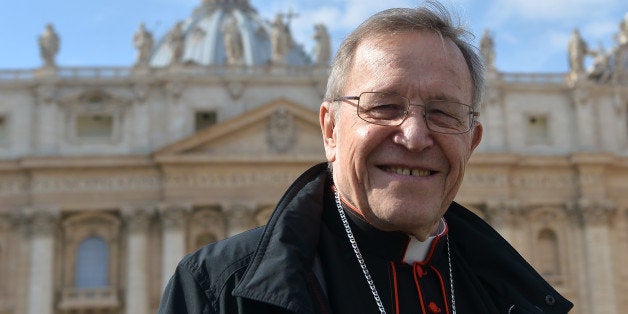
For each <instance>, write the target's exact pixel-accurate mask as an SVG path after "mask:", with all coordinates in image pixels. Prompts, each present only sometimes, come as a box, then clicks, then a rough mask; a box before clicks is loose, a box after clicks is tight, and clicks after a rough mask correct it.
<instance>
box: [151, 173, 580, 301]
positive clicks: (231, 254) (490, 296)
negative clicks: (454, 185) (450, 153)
mask: <svg viewBox="0 0 628 314" xmlns="http://www.w3.org/2000/svg"><path fill="white" fill-rule="evenodd" d="M326 169H327V165H326V164H320V165H317V166H315V167H313V168H311V169H309V170H308V171H306V172H305V173H304V174H303V175H301V177H299V178H298V179H297V180H296V181H295V182H294V183H293V184H292V186H291V187H290V188H289V189H288V190H287V192H286V193H285V195H284V196H283V197H282V199H281V200H280V202H279V204H278V205H277V208H276V209H275V211H274V212H273V214H272V216H271V217H270V220H269V221H268V224H267V225H266V226H265V227H260V228H256V229H253V230H249V231H247V232H244V233H242V234H239V235H236V236H234V237H231V238H228V239H226V240H223V241H219V242H217V243H213V244H210V245H207V246H205V247H203V248H202V249H200V250H198V251H197V252H194V253H192V254H189V255H187V256H186V257H185V258H184V259H183V260H182V261H181V262H180V263H179V265H178V267H177V270H176V272H175V274H174V275H173V277H172V278H171V279H170V282H169V283H168V286H167V287H166V290H165V292H164V295H163V298H162V300H161V304H160V307H159V313H332V312H333V313H378V312H379V311H378V310H377V307H376V306H375V304H374V301H373V298H372V296H371V294H370V291H369V287H368V285H366V284H365V280H364V277H363V276H362V273H361V271H360V269H359V265H358V263H357V261H356V260H355V256H354V255H353V251H352V250H351V248H350V247H349V244H348V242H347V240H346V235H345V236H344V238H343V237H342V234H341V233H340V231H338V230H339V229H341V228H342V225H338V224H339V220H338V219H336V218H334V217H338V214H337V213H335V214H333V213H334V210H335V207H334V206H333V197H332V196H331V192H330V183H329V180H328V174H327V170H326ZM445 219H446V221H447V225H448V228H449V235H450V239H451V242H450V245H451V260H452V261H453V262H452V264H453V277H454V278H455V280H454V282H455V298H456V305H457V311H458V313H567V312H568V311H569V309H571V307H572V304H571V303H570V302H569V301H568V300H566V299H565V298H563V297H562V296H561V295H560V294H558V293H557V292H556V291H555V290H554V289H553V288H552V287H551V286H550V285H549V284H548V283H547V282H545V280H543V279H542V278H541V276H540V275H539V274H538V273H537V272H536V271H535V270H534V269H533V268H532V267H531V266H530V265H529V264H528V263H527V262H525V261H524V260H523V258H522V257H521V256H520V255H519V254H518V253H517V252H516V251H515V250H514V249H513V248H512V247H511V246H510V245H509V244H508V243H507V242H506V241H505V240H504V239H503V238H502V237H501V236H500V235H499V234H498V233H497V232H496V231H495V230H493V229H492V228H491V227H490V226H489V225H488V224H486V223H485V222H484V221H483V220H481V219H480V218H478V217H477V216H475V215H474V214H473V213H471V212H470V211H468V210H467V209H465V208H463V207H462V206H460V205H458V204H456V203H453V204H452V205H451V206H450V208H449V209H448V211H447V213H446V214H445ZM330 221H331V222H330ZM356 222H357V221H356V218H355V217H353V218H352V219H351V224H352V228H353V229H354V230H356V231H354V232H356V233H357V234H356V238H357V239H358V242H359V243H362V242H361V240H362V241H364V240H363V239H360V237H363V238H364V237H368V236H369V235H368V232H371V233H373V232H381V231H368V230H367V231H366V232H367V233H366V235H361V234H362V233H364V232H363V230H362V229H363V228H361V227H360V225H359V222H357V224H356ZM371 236H372V235H371ZM382 236H383V237H384V238H387V239H388V238H390V239H393V238H394V237H399V235H396V234H394V233H382V235H381V236H380V235H379V234H377V237H382ZM365 242H366V241H365ZM441 242H443V241H441ZM366 243H368V242H366ZM392 246H393V247H394V246H395V245H392ZM382 248H384V249H386V248H385V247H382ZM441 249H442V243H441ZM329 252H332V253H329ZM365 255H369V254H368V252H367V253H366V254H365ZM321 256H322V257H323V258H321ZM330 256H337V258H334V261H333V263H337V264H332V262H329V259H330V258H328V257H330ZM365 258H366V259H367V261H366V262H367V265H368V267H369V268H371V267H373V269H371V271H372V273H373V277H374V278H375V281H376V286H377V287H378V289H383V288H387V286H389V285H388V284H387V283H386V281H391V280H390V278H389V277H390V270H389V268H390V267H389V266H388V264H387V263H383V262H378V260H377V258H375V257H372V258H370V257H368V256H365ZM392 259H395V258H392ZM315 260H316V261H317V263H318V262H320V264H317V266H316V267H315ZM345 262H346V263H345ZM391 263H393V262H391ZM321 264H322V267H319V266H320V265H321ZM437 264H438V263H437V262H434V265H435V268H434V269H438V268H441V269H442V268H443V267H445V268H446V266H442V265H437ZM315 268H316V269H317V271H316V272H315V271H314V269H315ZM441 273H444V274H446V273H447V272H446V269H445V270H443V271H441ZM443 277H444V279H443V280H441V282H442V281H444V282H449V276H448V275H443ZM343 285H346V286H343ZM446 285H447V284H446ZM395 290H396V288H395ZM330 294H331V295H330ZM445 294H449V293H448V292H446V293H445ZM380 295H381V296H382V300H383V302H384V305H385V306H386V308H387V312H388V313H394V310H395V309H394V307H395V305H394V304H393V303H394V301H393V299H394V296H392V295H391V293H390V292H388V289H383V290H382V291H380ZM445 299H446V300H447V303H449V301H448V300H449V299H450V296H449V295H447V296H446V297H445ZM402 312H403V311H402ZM412 312H415V313H416V312H418V311H412ZM445 312H446V311H445ZM443 313H444V312H443Z"/></svg>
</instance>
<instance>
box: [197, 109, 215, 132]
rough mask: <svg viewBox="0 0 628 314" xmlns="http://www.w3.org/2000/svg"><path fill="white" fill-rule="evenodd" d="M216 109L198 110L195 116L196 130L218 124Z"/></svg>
mask: <svg viewBox="0 0 628 314" xmlns="http://www.w3.org/2000/svg"><path fill="white" fill-rule="evenodd" d="M216 120H217V118H216V112H215V111H197V112H196V114H195V116H194V130H196V131H200V130H203V129H206V128H208V127H210V126H212V125H214V124H216Z"/></svg>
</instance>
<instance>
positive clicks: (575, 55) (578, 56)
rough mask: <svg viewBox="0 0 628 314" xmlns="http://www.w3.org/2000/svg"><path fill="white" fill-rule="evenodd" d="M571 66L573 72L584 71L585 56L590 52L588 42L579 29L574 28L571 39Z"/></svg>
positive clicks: (569, 48)
mask: <svg viewBox="0 0 628 314" xmlns="http://www.w3.org/2000/svg"><path fill="white" fill-rule="evenodd" d="M568 51H569V68H570V70H571V73H582V72H584V57H585V55H586V54H587V53H588V51H589V48H588V47H587V43H586V42H585V41H584V40H583V39H582V37H581V36H580V32H579V31H578V29H574V30H573V33H572V35H571V38H570V39H569V45H568Z"/></svg>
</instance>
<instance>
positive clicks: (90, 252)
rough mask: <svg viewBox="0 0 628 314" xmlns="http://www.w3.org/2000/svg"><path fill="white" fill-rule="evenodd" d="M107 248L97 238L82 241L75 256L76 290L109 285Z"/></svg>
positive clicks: (103, 241)
mask: <svg viewBox="0 0 628 314" xmlns="http://www.w3.org/2000/svg"><path fill="white" fill-rule="evenodd" d="M108 275H109V248H108V246H107V242H105V240H103V239H102V238H99V237H91V238H87V239H85V240H83V242H81V244H79V246H78V251H77V254H76V272H75V277H74V278H75V279H74V280H75V282H74V283H75V286H76V287H77V288H95V287H106V286H107V285H108V284H109V280H107V277H108Z"/></svg>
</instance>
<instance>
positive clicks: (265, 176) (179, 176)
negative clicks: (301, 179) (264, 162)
mask: <svg viewBox="0 0 628 314" xmlns="http://www.w3.org/2000/svg"><path fill="white" fill-rule="evenodd" d="M300 173H301V170H298V171H270V170H266V171H247V172H232V173H212V172H201V173H187V174H186V173H176V174H170V175H167V176H166V179H165V183H166V185H167V186H168V187H171V188H172V187H178V188H227V187H242V186H254V185H277V184H279V185H285V184H287V183H290V182H292V180H294V179H295V178H296V177H297V176H298V175H299V174H300Z"/></svg>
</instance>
